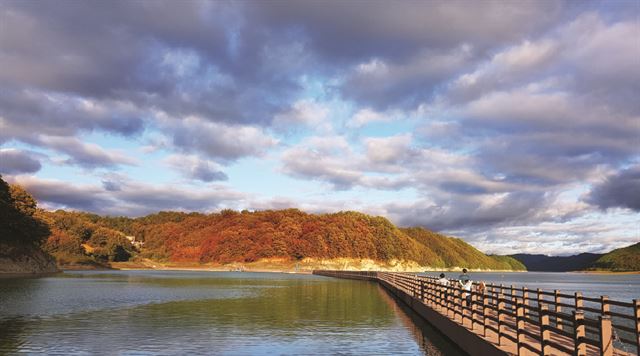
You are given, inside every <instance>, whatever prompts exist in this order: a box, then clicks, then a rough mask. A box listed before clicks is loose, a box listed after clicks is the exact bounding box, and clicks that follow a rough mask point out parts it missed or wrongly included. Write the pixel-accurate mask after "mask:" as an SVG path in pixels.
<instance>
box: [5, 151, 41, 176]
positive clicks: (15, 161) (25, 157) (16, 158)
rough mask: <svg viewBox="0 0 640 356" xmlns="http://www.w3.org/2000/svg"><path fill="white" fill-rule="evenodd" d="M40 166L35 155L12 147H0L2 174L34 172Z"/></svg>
mask: <svg viewBox="0 0 640 356" xmlns="http://www.w3.org/2000/svg"><path fill="white" fill-rule="evenodd" d="M40 168H42V165H41V164H40V160H38V159H37V155H33V154H31V153H30V152H28V151H23V150H18V149H12V148H1V149H0V173H2V174H22V173H35V172H37V171H39V170H40Z"/></svg>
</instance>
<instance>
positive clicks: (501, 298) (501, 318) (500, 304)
mask: <svg viewBox="0 0 640 356" xmlns="http://www.w3.org/2000/svg"><path fill="white" fill-rule="evenodd" d="M503 309H504V296H503V295H502V288H501V289H500V294H498V345H502V324H503V322H504V315H503V314H502V310H503Z"/></svg>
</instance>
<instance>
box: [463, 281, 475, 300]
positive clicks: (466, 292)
mask: <svg viewBox="0 0 640 356" xmlns="http://www.w3.org/2000/svg"><path fill="white" fill-rule="evenodd" d="M472 286H473V282H472V281H471V280H470V279H467V280H466V282H464V283H463V284H462V290H463V292H462V298H463V299H464V300H465V301H466V302H467V306H470V305H471V287H472Z"/></svg>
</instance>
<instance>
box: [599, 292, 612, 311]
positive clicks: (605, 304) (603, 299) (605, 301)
mask: <svg viewBox="0 0 640 356" xmlns="http://www.w3.org/2000/svg"><path fill="white" fill-rule="evenodd" d="M600 310H601V311H602V315H610V314H609V313H610V311H611V306H610V305H609V296H608V295H603V296H600Z"/></svg>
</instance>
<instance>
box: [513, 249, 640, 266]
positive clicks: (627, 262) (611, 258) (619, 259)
mask: <svg viewBox="0 0 640 356" xmlns="http://www.w3.org/2000/svg"><path fill="white" fill-rule="evenodd" d="M510 257H513V258H514V259H516V260H518V261H520V262H522V263H523V264H524V265H525V266H526V267H527V270H528V271H540V272H567V271H584V270H601V271H615V272H624V271H640V242H639V243H636V244H634V245H631V246H628V247H624V248H619V249H615V250H613V251H611V252H609V253H606V254H601V253H581V254H579V255H573V256H547V255H532V254H525V253H519V254H515V255H510Z"/></svg>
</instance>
